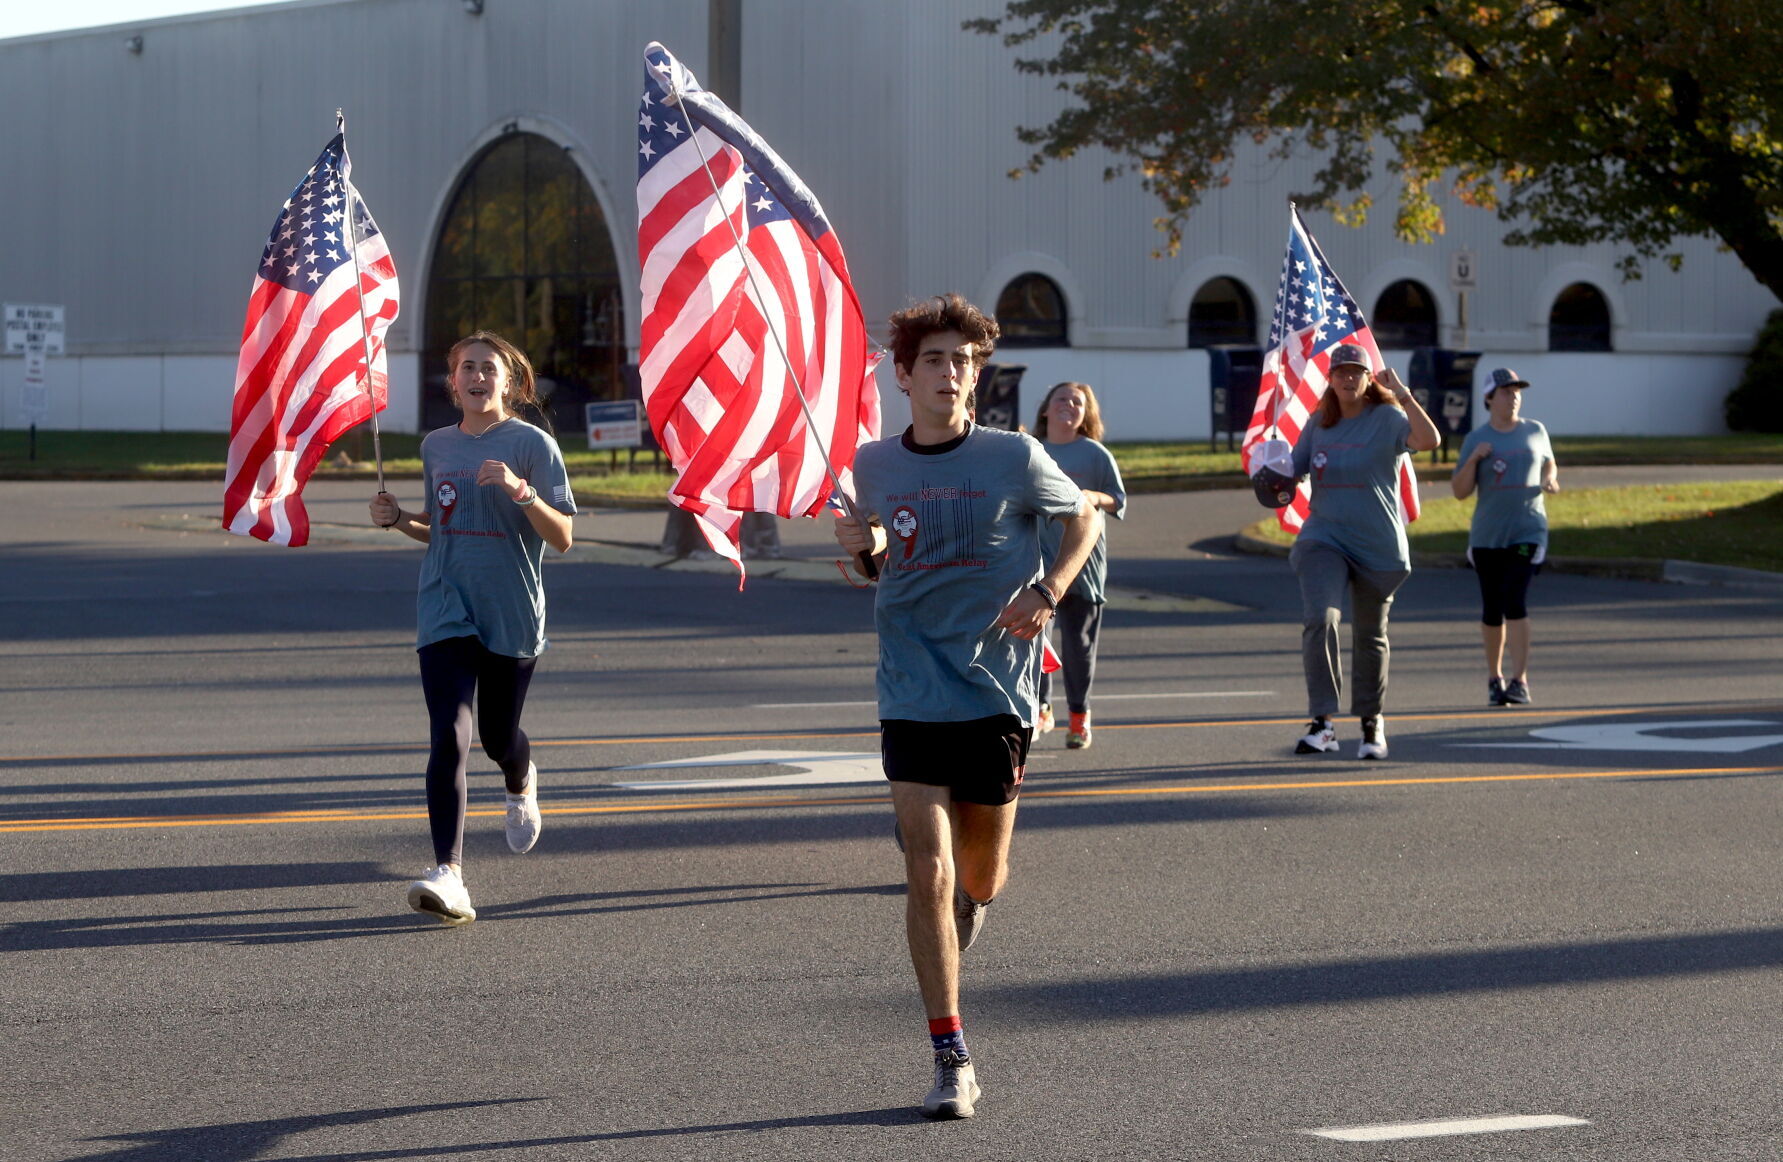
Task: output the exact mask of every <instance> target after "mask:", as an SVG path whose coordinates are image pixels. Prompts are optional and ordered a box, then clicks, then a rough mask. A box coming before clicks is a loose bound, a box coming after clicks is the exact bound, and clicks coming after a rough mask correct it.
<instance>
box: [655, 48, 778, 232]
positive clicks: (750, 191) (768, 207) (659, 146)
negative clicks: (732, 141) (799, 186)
mask: <svg viewBox="0 0 1783 1162" xmlns="http://www.w3.org/2000/svg"><path fill="white" fill-rule="evenodd" d="M647 59H648V60H649V62H650V67H651V68H652V69H654V70H657V71H658V72H662V71H664V70H667V69H668V68H669V64H668V61H667V59H666V58H662V57H659V56H658V55H656V54H652V55H651V56H650V57H649V58H647ZM683 75H684V76H686V74H685V73H684V74H683ZM688 80H689V82H690V83H691V80H692V79H691V77H689V78H688ZM665 92H666V89H665V87H664V85H663V84H662V82H660V81H659V80H657V79H656V78H654V77H651V76H650V75H649V74H648V73H646V74H645V83H644V95H643V97H642V98H640V100H639V102H638V180H639V181H643V180H644V175H646V174H648V173H649V172H650V171H651V170H652V169H655V168H656V166H657V165H658V164H659V163H660V162H661V161H662V159H663V158H664V157H666V156H668V155H669V154H670V153H672V152H673V151H674V150H676V149H677V148H680V147H681V146H683V145H685V146H686V147H687V148H688V149H695V148H696V147H695V146H694V145H692V144H690V138H691V134H690V132H689V129H688V126H689V125H693V126H696V127H698V126H699V125H701V120H700V118H699V117H698V110H696V109H694V108H693V103H690V102H687V101H681V102H679V103H677V104H674V105H670V104H668V103H667V102H665V101H664V100H663V97H664V94H665ZM689 92H698V93H700V94H701V95H702V96H703V97H704V98H705V100H706V101H708V102H713V103H716V102H717V98H715V97H713V96H712V95H711V94H709V93H706V92H705V91H704V90H702V89H699V88H698V87H697V86H696V87H694V88H693V89H690V90H689ZM727 112H728V110H727ZM730 116H731V117H732V118H733V119H735V118H736V115H735V114H731V115H730ZM739 124H740V121H739ZM738 152H739V153H743V151H741V150H739V151H738ZM695 156H696V157H697V156H698V155H697V154H696V155H695ZM744 157H745V164H744V167H743V186H744V190H745V196H744V212H745V215H746V220H747V223H748V228H749V229H751V230H754V229H757V228H759V227H762V226H766V225H768V224H769V223H771V222H784V221H786V220H787V219H789V218H791V217H792V216H793V215H792V214H791V213H790V212H788V210H787V209H786V206H785V205H784V203H783V202H782V200H781V198H780V196H779V195H778V194H776V193H775V192H774V190H772V189H771V188H769V186H768V183H767V182H765V181H763V180H762V179H761V177H760V176H758V175H757V173H756V171H755V169H754V168H752V167H751V166H750V165H749V164H748V159H747V154H744ZM706 160H707V161H708V162H710V161H712V160H713V150H712V149H711V148H708V149H707V151H706Z"/></svg>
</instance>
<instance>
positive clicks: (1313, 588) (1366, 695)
mask: <svg viewBox="0 0 1783 1162" xmlns="http://www.w3.org/2000/svg"><path fill="white" fill-rule="evenodd" d="M1288 563H1289V564H1290V565H1292V566H1293V567H1294V574H1295V576H1297V577H1299V578H1300V621H1301V630H1300V660H1301V663H1302V664H1303V665H1304V666H1305V667H1306V707H1307V713H1308V714H1309V715H1310V716H1311V717H1313V718H1323V717H1329V716H1331V715H1335V714H1336V713H1337V706H1338V699H1339V697H1340V696H1341V695H1342V693H1343V660H1342V658H1341V657H1340V656H1339V653H1338V651H1339V648H1340V643H1339V641H1338V632H1337V627H1338V623H1339V622H1341V621H1342V620H1343V595H1344V591H1345V590H1346V589H1347V590H1349V594H1350V613H1351V617H1352V618H1353V619H1354V621H1355V626H1354V628H1353V629H1352V630H1351V631H1350V637H1351V639H1352V641H1353V643H1354V644H1353V649H1352V654H1353V657H1352V668H1353V669H1354V670H1355V674H1354V678H1355V686H1354V688H1353V690H1352V691H1351V694H1350V713H1352V714H1354V715H1355V716H1356V717H1358V718H1372V717H1374V716H1375V715H1377V714H1379V713H1380V712H1381V703H1382V701H1383V700H1384V699H1385V698H1386V695H1387V658H1388V656H1389V654H1390V653H1391V650H1390V649H1389V648H1388V646H1387V613H1388V611H1389V610H1390V609H1392V607H1393V593H1394V591H1395V590H1397V589H1398V588H1399V587H1400V586H1401V585H1403V584H1404V583H1405V579H1406V578H1407V577H1410V576H1411V570H1409V569H1396V570H1393V571H1391V572H1385V573H1383V572H1377V571H1375V570H1373V569H1364V568H1362V567H1361V566H1359V565H1357V564H1356V563H1355V562H1353V561H1351V560H1350V559H1349V558H1348V557H1346V556H1344V555H1343V554H1342V553H1340V552H1338V551H1337V550H1336V549H1334V548H1332V547H1330V546H1329V545H1323V544H1319V543H1317V542H1314V541H1295V542H1294V547H1293V548H1292V549H1291V550H1289V552H1288Z"/></svg>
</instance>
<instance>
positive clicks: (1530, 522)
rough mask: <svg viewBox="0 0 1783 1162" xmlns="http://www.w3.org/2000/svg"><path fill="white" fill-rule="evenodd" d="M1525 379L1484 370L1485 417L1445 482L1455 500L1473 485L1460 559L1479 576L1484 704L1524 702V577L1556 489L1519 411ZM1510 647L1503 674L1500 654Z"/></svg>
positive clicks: (1540, 441) (1534, 564)
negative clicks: (1546, 496) (1547, 500)
mask: <svg viewBox="0 0 1783 1162" xmlns="http://www.w3.org/2000/svg"><path fill="white" fill-rule="evenodd" d="M1528 386H1529V381H1528V380H1527V379H1524V378H1523V377H1522V376H1520V375H1518V374H1517V373H1516V372H1514V371H1512V370H1511V369H1510V368H1508V367H1499V368H1496V369H1494V370H1493V371H1492V373H1491V374H1490V375H1488V376H1487V377H1486V411H1487V414H1488V416H1489V420H1488V422H1487V424H1486V425H1485V426H1484V427H1479V428H1475V429H1474V430H1473V431H1471V432H1469V433H1468V434H1467V439H1466V440H1464V441H1463V442H1462V444H1461V453H1460V458H1459V459H1458V460H1457V462H1456V464H1455V475H1454V477H1453V478H1452V479H1451V480H1450V481H1449V487H1450V488H1451V489H1453V490H1454V493H1455V499H1456V500H1466V499H1467V498H1468V497H1469V496H1472V495H1474V494H1475V493H1476V492H1477V493H1478V494H1479V499H1478V500H1477V501H1476V502H1475V503H1474V508H1473V524H1472V527H1471V529H1470V530H1469V532H1468V536H1467V559H1468V560H1469V561H1470V562H1472V563H1473V569H1474V573H1475V575H1476V576H1478V577H1479V580H1480V606H1481V611H1480V636H1481V638H1482V640H1483V641H1484V642H1485V646H1486V675H1487V677H1486V705H1488V706H1511V705H1524V704H1527V703H1528V702H1529V701H1530V693H1529V608H1528V604H1527V598H1528V595H1529V582H1530V580H1531V579H1532V578H1533V577H1534V576H1535V574H1536V571H1537V570H1539V569H1540V568H1541V564H1542V560H1543V558H1545V557H1546V556H1547V553H1548V510H1547V508H1546V506H1545V505H1543V503H1542V494H1543V493H1545V492H1559V491H1560V476H1559V472H1558V470H1557V469H1556V467H1555V464H1554V448H1553V445H1551V444H1550V443H1549V442H1548V429H1546V428H1544V427H1542V425H1541V424H1540V423H1538V422H1537V421H1535V420H1526V419H1523V418H1522V414H1521V413H1522V407H1523V389H1524V388H1526V387H1528ZM1507 647H1508V651H1509V653H1510V663H1511V664H1510V676H1509V677H1508V678H1507V677H1506V676H1505V669H1504V655H1505V653H1506V651H1507Z"/></svg>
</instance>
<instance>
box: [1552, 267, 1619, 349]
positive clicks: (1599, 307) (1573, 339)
mask: <svg viewBox="0 0 1783 1162" xmlns="http://www.w3.org/2000/svg"><path fill="white" fill-rule="evenodd" d="M1609 349H1610V304H1609V303H1608V302H1607V301H1605V299H1604V297H1603V292H1602V291H1600V290H1598V289H1597V288H1596V287H1594V286H1592V285H1591V284H1590V283H1588V282H1575V283H1573V284H1572V285H1571V286H1569V287H1567V288H1566V289H1565V290H1563V291H1561V292H1560V294H1559V295H1558V296H1557V297H1556V298H1555V299H1554V306H1553V307H1552V309H1550V310H1549V311H1548V350H1550V351H1608V350H1609Z"/></svg>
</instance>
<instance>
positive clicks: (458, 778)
mask: <svg viewBox="0 0 1783 1162" xmlns="http://www.w3.org/2000/svg"><path fill="white" fill-rule="evenodd" d="M417 652H418V653H419V654H420V657H421V691H422V693H423V694H424V695H425V696H426V698H427V718H428V723H429V725H430V728H431V729H430V744H431V746H432V748H433V749H432V753H431V754H430V755H429V756H428V759H427V819H428V822H429V824H430V826H431V827H432V828H433V856H434V861H435V862H436V863H458V862H460V861H461V858H462V856H463V854H464V813H465V809H466V806H467V804H468V799H469V795H468V791H467V789H466V785H465V778H464V768H465V762H466V760H468V759H469V758H470V749H471V700H472V698H473V697H474V698H475V700H476V705H477V734H478V736H479V737H480V738H481V740H482V743H483V753H484V754H487V755H488V756H489V757H490V758H492V759H494V760H495V763H496V765H497V766H499V767H501V770H502V774H503V775H504V776H505V777H506V781H507V787H508V792H509V793H510V794H515V795H517V794H519V793H520V792H521V791H524V790H525V789H526V771H527V767H528V766H529V765H530V764H531V762H532V744H531V743H530V742H528V741H527V738H526V732H525V731H523V730H521V729H520V711H521V709H522V708H523V707H525V705H526V688H527V686H529V685H530V684H531V683H532V670H533V666H534V665H535V664H536V663H537V662H538V659H537V658H510V657H508V656H507V655H505V654H494V653H490V652H489V651H488V650H487V649H485V648H484V646H483V643H482V642H481V641H479V640H477V639H476V638H474V637H453V638H447V639H446V640H444V641H437V642H430V643H429V644H427V645H424V646H422V647H421V648H420V650H419V651H417Z"/></svg>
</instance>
